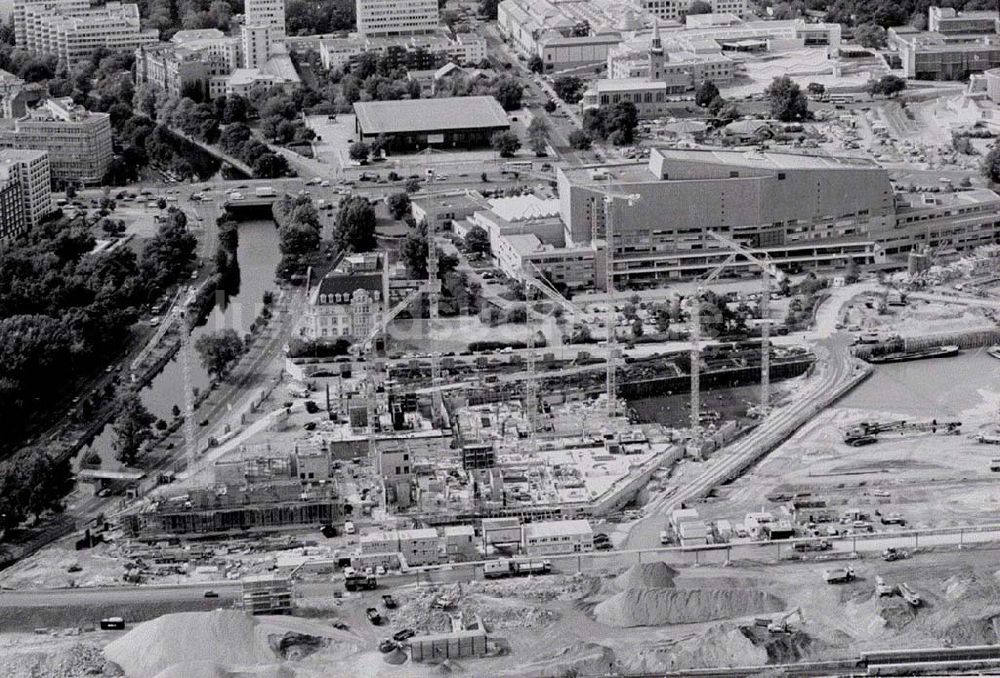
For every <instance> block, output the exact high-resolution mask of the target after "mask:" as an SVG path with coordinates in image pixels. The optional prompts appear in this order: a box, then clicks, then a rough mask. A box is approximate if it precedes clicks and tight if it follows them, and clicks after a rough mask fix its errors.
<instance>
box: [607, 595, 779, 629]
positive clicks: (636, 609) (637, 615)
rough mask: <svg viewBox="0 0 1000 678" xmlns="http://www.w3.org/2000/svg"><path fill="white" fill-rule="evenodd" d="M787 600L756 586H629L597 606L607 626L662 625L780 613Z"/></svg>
mask: <svg viewBox="0 0 1000 678" xmlns="http://www.w3.org/2000/svg"><path fill="white" fill-rule="evenodd" d="M783 609H785V603H784V602H783V601H782V600H781V599H780V598H778V597H777V596H773V595H771V594H769V593H767V592H765V591H760V590H753V589H646V590H642V589H629V590H627V591H622V592H621V593H619V594H617V595H615V596H612V597H611V598H609V599H608V600H605V601H604V602H602V603H599V604H598V605H597V607H595V608H594V614H595V616H596V617H597V621H599V622H601V623H602V624H607V625H608V626H619V627H631V626H662V625H664V624H691V623H695V622H705V621H713V620H716V619H731V618H735V617H744V616H746V615H751V614H762V613H767V612H779V611H781V610H783Z"/></svg>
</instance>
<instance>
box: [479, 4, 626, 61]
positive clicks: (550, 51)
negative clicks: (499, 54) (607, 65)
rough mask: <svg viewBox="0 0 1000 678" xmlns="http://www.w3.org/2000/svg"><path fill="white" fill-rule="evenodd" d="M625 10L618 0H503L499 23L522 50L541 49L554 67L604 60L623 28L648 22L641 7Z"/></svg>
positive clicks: (536, 52) (529, 53)
mask: <svg viewBox="0 0 1000 678" xmlns="http://www.w3.org/2000/svg"><path fill="white" fill-rule="evenodd" d="M622 10H623V7H622V5H621V3H619V2H614V0H567V1H565V2H551V1H550V0H503V2H501V3H500V5H499V6H498V8H497V25H498V27H499V29H500V33H501V34H502V35H503V37H504V38H505V39H507V40H509V41H510V42H511V43H512V45H513V46H514V48H515V49H517V50H518V51H519V52H520V53H521V54H523V55H525V56H529V57H530V56H536V55H537V56H538V57H540V58H541V59H542V63H543V64H544V68H545V71H546V72H554V71H560V70H563V69H566V68H573V67H578V66H584V65H587V64H601V63H603V62H604V61H605V59H607V56H608V50H609V49H611V48H612V47H614V46H615V45H617V44H618V43H619V42H621V39H622V31H628V30H637V29H640V28H642V27H643V26H644V25H645V24H646V18H645V17H643V16H641V13H640V12H637V11H624V12H623V11H622Z"/></svg>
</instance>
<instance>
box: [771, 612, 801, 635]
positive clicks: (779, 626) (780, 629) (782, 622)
mask: <svg viewBox="0 0 1000 678" xmlns="http://www.w3.org/2000/svg"><path fill="white" fill-rule="evenodd" d="M795 615H798V616H799V621H800V622H801V623H803V624H805V623H806V619H805V617H803V616H802V608H801V607H797V608H795V609H794V610H792V611H791V612H788V613H787V614H784V615H782V616H780V617H778V618H777V619H775V620H774V621H772V622H771V623H770V624H768V625H767V630H768V631H769V632H770V633H788V632H789V628H788V620H789V619H791V618H792V617H794V616H795Z"/></svg>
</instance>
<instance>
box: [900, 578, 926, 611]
mask: <svg viewBox="0 0 1000 678" xmlns="http://www.w3.org/2000/svg"><path fill="white" fill-rule="evenodd" d="M898 588H899V595H901V596H903V600H905V601H906V602H908V603H909V604H910V605H912V606H913V607H920V604H921V603H922V602H923V601H922V600H921V599H920V595H919V594H918V593H917V592H916V591H914V590H913V589H911V588H910V587H909V585H908V584H907V583H906V582H903V583H902V584H900V585H899V587H898Z"/></svg>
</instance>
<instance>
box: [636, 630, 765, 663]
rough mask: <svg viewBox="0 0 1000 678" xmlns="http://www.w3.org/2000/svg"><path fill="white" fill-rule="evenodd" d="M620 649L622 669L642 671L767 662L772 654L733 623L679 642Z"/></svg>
mask: <svg viewBox="0 0 1000 678" xmlns="http://www.w3.org/2000/svg"><path fill="white" fill-rule="evenodd" d="M622 655H623V653H619V657H620V659H619V661H620V665H619V670H622V671H627V672H638V673H659V672H663V671H690V670H693V669H707V668H717V667H723V666H763V665H764V664H766V663H767V659H768V654H767V651H766V650H765V649H764V648H762V647H757V646H756V645H754V643H753V642H752V641H750V639H748V638H747V637H746V636H744V635H743V634H742V633H740V631H739V629H737V628H734V627H732V626H716V627H713V628H711V629H709V630H708V632H706V633H705V634H699V635H698V636H697V637H693V638H689V639H686V640H681V641H678V642H667V643H662V644H660V643H657V644H654V645H646V644H641V645H637V646H636V648H635V652H634V653H630V654H629V655H627V656H622Z"/></svg>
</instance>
